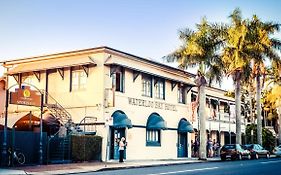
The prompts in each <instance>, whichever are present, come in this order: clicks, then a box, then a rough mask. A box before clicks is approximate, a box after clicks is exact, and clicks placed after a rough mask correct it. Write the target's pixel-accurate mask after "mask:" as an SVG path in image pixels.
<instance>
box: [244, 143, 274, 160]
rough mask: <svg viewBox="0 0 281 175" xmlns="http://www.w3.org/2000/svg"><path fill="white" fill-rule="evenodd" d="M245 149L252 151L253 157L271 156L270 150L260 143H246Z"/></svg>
mask: <svg viewBox="0 0 281 175" xmlns="http://www.w3.org/2000/svg"><path fill="white" fill-rule="evenodd" d="M244 149H247V150H249V151H250V153H251V157H252V158H253V159H258V158H259V157H266V158H267V159H268V158H269V157H270V152H269V151H268V150H265V149H264V148H263V147H262V146H261V145H259V144H247V145H244Z"/></svg>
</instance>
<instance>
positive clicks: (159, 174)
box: [147, 167, 219, 175]
mask: <svg viewBox="0 0 281 175" xmlns="http://www.w3.org/2000/svg"><path fill="white" fill-rule="evenodd" d="M217 168H219V167H212V168H201V169H192V170H182V171H172V172H165V173H156V174H147V175H164V174H176V173H184V172H192V171H204V170H213V169H217Z"/></svg>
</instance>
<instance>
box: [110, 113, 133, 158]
mask: <svg viewBox="0 0 281 175" xmlns="http://www.w3.org/2000/svg"><path fill="white" fill-rule="evenodd" d="M111 117H112V118H113V125H112V126H111V127H110V138H111V139H110V155H109V156H110V159H115V160H117V159H119V141H120V139H121V138H122V137H125V138H126V128H132V123H131V120H130V119H129V118H128V116H127V115H126V114H125V113H124V112H123V111H121V110H117V111H115V112H114V113H113V114H112V115H111ZM124 158H125V159H126V150H125V151H124Z"/></svg>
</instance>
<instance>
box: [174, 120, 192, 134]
mask: <svg viewBox="0 0 281 175" xmlns="http://www.w3.org/2000/svg"><path fill="white" fill-rule="evenodd" d="M178 132H179V133H186V132H190V133H192V132H194V130H193V126H192V125H191V124H190V123H189V121H187V120H186V119H181V120H180V122H179V125H178Z"/></svg>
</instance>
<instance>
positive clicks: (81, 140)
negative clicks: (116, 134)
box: [71, 135, 102, 162]
mask: <svg viewBox="0 0 281 175" xmlns="http://www.w3.org/2000/svg"><path fill="white" fill-rule="evenodd" d="M71 141H72V160H73V161H75V162H76V161H91V160H101V146H102V137H100V136H93V135H72V136H71Z"/></svg>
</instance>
